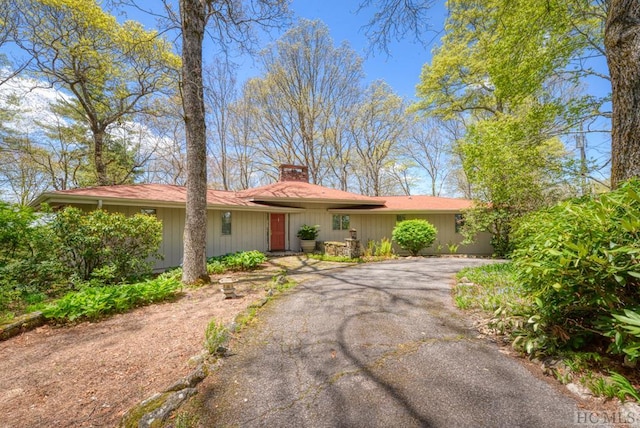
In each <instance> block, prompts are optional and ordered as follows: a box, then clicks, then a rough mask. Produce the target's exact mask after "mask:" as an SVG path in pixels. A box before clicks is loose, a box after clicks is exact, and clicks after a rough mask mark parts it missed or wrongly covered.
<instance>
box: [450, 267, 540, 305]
mask: <svg viewBox="0 0 640 428" xmlns="http://www.w3.org/2000/svg"><path fill="white" fill-rule="evenodd" d="M515 275H516V272H515V269H514V267H513V264H511V263H494V264H490V265H485V266H479V267H474V268H464V269H462V270H461V271H460V272H458V274H457V275H456V278H457V280H458V283H457V284H456V285H455V287H454V288H453V298H454V300H455V302H456V305H457V306H458V307H459V308H460V309H481V310H484V311H488V312H494V311H496V310H498V309H499V308H504V307H513V306H520V305H527V304H529V302H528V301H527V299H525V298H524V297H523V296H524V290H523V289H522V287H521V286H520V285H519V284H518V283H517V282H516V278H515ZM465 278H466V280H468V282H469V283H472V285H469V284H463V283H461V282H460V281H461V280H462V279H465Z"/></svg>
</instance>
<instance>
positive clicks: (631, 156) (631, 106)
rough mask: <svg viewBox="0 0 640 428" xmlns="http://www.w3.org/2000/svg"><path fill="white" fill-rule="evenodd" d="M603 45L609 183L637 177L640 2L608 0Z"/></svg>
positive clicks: (639, 166) (639, 168)
mask: <svg viewBox="0 0 640 428" xmlns="http://www.w3.org/2000/svg"><path fill="white" fill-rule="evenodd" d="M604 43H605V49H606V53H607V63H608V65H609V73H610V75H611V86H612V104H613V114H612V118H611V185H612V187H613V188H615V187H617V186H618V185H619V184H620V183H621V182H623V181H625V180H627V179H629V178H631V177H640V2H639V1H638V0H610V3H609V10H608V14H607V22H606V26H605V39H604Z"/></svg>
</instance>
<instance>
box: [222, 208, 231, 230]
mask: <svg viewBox="0 0 640 428" xmlns="http://www.w3.org/2000/svg"><path fill="white" fill-rule="evenodd" d="M221 232H222V234H223V235H231V211H225V212H223V213H222V229H221Z"/></svg>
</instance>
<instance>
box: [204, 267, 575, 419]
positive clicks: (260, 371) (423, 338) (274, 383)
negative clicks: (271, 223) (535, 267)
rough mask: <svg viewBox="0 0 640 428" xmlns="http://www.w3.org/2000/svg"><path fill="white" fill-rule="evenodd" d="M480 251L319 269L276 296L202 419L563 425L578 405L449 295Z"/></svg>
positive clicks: (218, 377)
mask: <svg viewBox="0 0 640 428" xmlns="http://www.w3.org/2000/svg"><path fill="white" fill-rule="evenodd" d="M487 262H488V261H486V260H477V259H439V258H427V259H423V258H416V259H403V260H396V261H389V262H384V263H372V264H366V265H360V266H357V267H352V268H347V269H337V270H333V271H328V272H322V273H319V275H321V279H318V280H315V281H310V282H305V283H303V284H302V285H300V286H299V287H298V288H297V289H296V290H295V291H294V292H292V293H291V294H290V295H288V296H285V297H283V298H281V299H278V300H276V301H275V302H273V303H271V304H269V305H268V306H267V307H266V309H265V310H264V311H263V312H261V313H260V316H259V319H258V323H257V325H256V326H255V327H252V328H250V329H248V330H246V332H245V333H243V335H242V337H241V338H240V340H239V341H238V343H236V344H235V345H234V348H233V352H234V355H233V356H231V357H229V358H228V359H227V360H226V361H225V363H224V364H223V366H222V367H221V368H220V370H219V371H216V373H215V374H213V375H212V376H210V377H209V379H208V380H207V381H206V383H205V384H203V387H204V390H201V391H200V392H201V395H200V398H199V400H203V404H204V408H205V409H206V410H205V412H204V413H205V414H203V415H202V418H201V424H202V426H217V427H230V426H240V427H255V426H264V427H363V428H364V427H566V426H572V425H573V422H574V417H575V411H576V403H575V402H574V401H573V400H571V399H570V398H568V397H567V396H564V395H562V394H560V393H558V392H557V391H556V390H555V389H553V388H552V387H550V386H549V385H548V384H547V383H545V382H544V381H542V380H539V379H537V378H536V377H535V376H533V375H532V374H531V373H530V372H529V371H527V370H526V369H525V368H523V367H522V366H521V365H520V363H518V362H517V361H516V360H514V359H512V358H510V357H508V356H505V355H503V354H502V353H500V352H499V350H498V348H497V347H496V346H495V345H493V344H492V343H490V342H488V341H487V340H484V339H478V338H477V337H476V332H475V331H474V330H473V328H472V327H471V325H470V323H469V322H468V321H467V320H466V319H465V318H464V316H463V314H462V313H461V312H459V311H457V310H456V309H455V308H454V307H453V306H452V303H451V294H450V287H451V284H452V282H453V275H454V273H455V272H457V271H458V270H460V269H461V268H462V267H465V266H476V265H480V264H483V263H487Z"/></svg>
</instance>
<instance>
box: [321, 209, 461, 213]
mask: <svg viewBox="0 0 640 428" xmlns="http://www.w3.org/2000/svg"><path fill="white" fill-rule="evenodd" d="M462 210H463V209H462V208H461V209H428V208H427V209H393V208H345V209H342V208H329V209H328V210H327V211H328V212H331V213H340V214H460V213H461V212H462Z"/></svg>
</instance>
